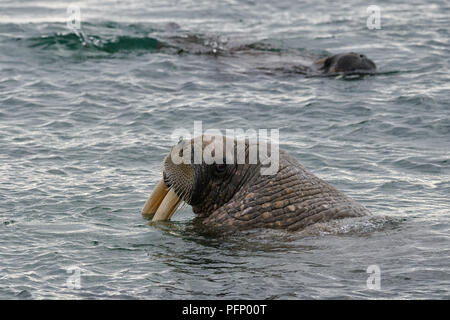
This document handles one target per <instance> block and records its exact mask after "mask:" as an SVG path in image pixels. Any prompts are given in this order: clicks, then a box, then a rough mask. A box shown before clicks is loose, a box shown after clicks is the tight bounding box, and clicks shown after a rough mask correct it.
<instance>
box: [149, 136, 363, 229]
mask: <svg viewBox="0 0 450 320" xmlns="http://www.w3.org/2000/svg"><path fill="white" fill-rule="evenodd" d="M218 139H219V141H222V142H223V146H224V148H223V151H224V152H223V154H224V155H223V156H222V152H218V149H217V148H215V149H214V148H211V144H212V143H211V142H210V141H213V140H214V139H211V137H210V136H199V137H197V138H194V139H191V140H182V141H180V142H179V143H178V144H177V145H175V146H174V147H173V148H172V150H171V152H170V153H169V154H168V155H167V156H166V157H165V159H164V161H163V178H162V179H161V181H160V182H159V183H158V185H157V186H156V188H155V189H154V190H153V192H152V194H151V195H150V197H149V199H148V200H147V202H146V204H145V206H144V208H143V210H142V214H143V215H144V216H145V217H151V216H152V215H153V219H152V221H163V220H169V219H170V218H171V216H172V214H173V213H174V212H175V210H176V208H177V207H178V205H179V204H180V202H181V201H184V202H185V203H187V204H189V205H191V206H192V209H193V211H194V213H196V215H197V217H198V219H199V220H200V221H201V223H202V224H204V225H205V226H211V227H236V228H255V227H265V228H284V229H288V230H299V229H303V228H305V227H307V226H309V225H312V224H314V223H318V222H326V221H329V220H332V219H340V218H346V217H358V216H363V215H366V214H368V213H369V212H368V210H367V209H366V208H365V207H363V206H362V205H360V204H358V203H356V202H355V201H354V200H352V199H351V198H349V197H347V196H346V195H344V194H343V193H342V192H340V191H338V190H337V189H335V188H334V187H333V186H331V185H330V184H328V183H327V182H325V181H324V180H322V179H320V178H318V177H316V176H315V175H314V174H312V173H311V172H309V171H307V170H306V169H305V168H304V167H303V166H302V165H301V164H300V163H298V162H297V161H296V160H295V159H294V158H293V157H291V156H290V155H289V154H287V153H286V152H285V151H283V150H278V148H272V145H270V144H269V145H267V144H265V146H262V143H261V142H259V143H257V142H252V141H249V140H236V139H232V138H228V137H220V138H217V136H216V139H215V141H218ZM208 142H209V143H208ZM196 148H199V149H198V150H197V152H198V151H200V152H201V153H202V154H203V155H205V153H207V154H209V155H212V156H213V159H212V158H210V159H201V160H200V161H198V160H199V159H196V155H194V153H195V152H196ZM256 149H258V151H255V150H256ZM274 149H276V150H275V151H274ZM261 150H264V152H262V153H261ZM269 150H270V152H267V151H269ZM255 152H259V157H258V159H257V160H256V161H254V159H253V156H254V155H255ZM265 152H267V154H266V155H262V154H264V153H265ZM187 153H189V155H187ZM230 155H233V156H234V158H231V157H230ZM181 158H183V160H182V161H181V160H180V159H181ZM196 160H197V161H196ZM270 161H272V162H277V163H276V164H277V166H276V169H275V170H272V171H270V170H269V171H267V169H268V168H270V167H273V163H269V162H270ZM268 172H269V174H268Z"/></svg>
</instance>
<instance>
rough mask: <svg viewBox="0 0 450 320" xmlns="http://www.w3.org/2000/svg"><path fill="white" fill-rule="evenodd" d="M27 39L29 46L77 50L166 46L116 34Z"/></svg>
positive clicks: (113, 51)
mask: <svg viewBox="0 0 450 320" xmlns="http://www.w3.org/2000/svg"><path fill="white" fill-rule="evenodd" d="M27 41H28V43H29V44H28V47H30V48H39V49H41V50H55V51H77V52H79V51H86V52H95V51H97V52H103V53H118V52H137V51H145V52H155V51H159V50H160V49H161V48H164V47H168V45H166V44H165V43H164V42H162V41H160V40H158V39H156V38H152V37H133V36H117V37H115V38H113V39H103V38H101V37H99V36H87V35H85V34H84V33H66V34H62V33H56V34H52V35H46V36H41V37H35V38H29V39H27Z"/></svg>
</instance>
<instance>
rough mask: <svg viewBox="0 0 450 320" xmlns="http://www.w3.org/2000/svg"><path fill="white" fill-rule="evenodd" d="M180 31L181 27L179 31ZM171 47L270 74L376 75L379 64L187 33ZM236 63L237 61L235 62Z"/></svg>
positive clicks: (357, 56)
mask: <svg viewBox="0 0 450 320" xmlns="http://www.w3.org/2000/svg"><path fill="white" fill-rule="evenodd" d="M178 29H179V28H178ZM167 41H168V43H169V44H170V45H169V47H170V48H172V49H173V48H176V53H177V54H185V53H191V54H200V55H212V56H214V57H220V58H222V59H227V58H239V60H240V61H241V62H242V65H247V66H248V68H249V69H250V70H251V69H258V70H264V71H266V72H269V73H270V72H273V71H281V72H284V73H298V74H305V75H334V74H336V73H339V74H348V73H373V72H374V71H376V70H377V66H376V64H375V62H373V61H372V60H371V59H369V58H368V57H367V56H366V55H364V54H361V53H356V52H346V53H338V54H334V55H331V56H327V57H324V58H323V57H322V58H320V57H317V56H311V54H305V53H304V52H303V55H301V54H299V51H297V50H284V49H283V50H282V49H279V48H276V47H272V45H270V44H267V43H264V42H254V43H239V41H237V43H235V41H231V40H230V39H228V38H227V37H222V36H212V37H211V36H210V37H208V36H205V35H200V34H190V33H188V34H185V35H182V36H180V35H176V36H173V35H172V36H170V37H169V38H168V39H167ZM233 63H234V62H233Z"/></svg>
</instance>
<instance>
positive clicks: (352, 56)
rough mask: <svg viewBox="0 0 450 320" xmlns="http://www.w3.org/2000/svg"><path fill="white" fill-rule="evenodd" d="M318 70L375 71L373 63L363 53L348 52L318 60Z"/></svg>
mask: <svg viewBox="0 0 450 320" xmlns="http://www.w3.org/2000/svg"><path fill="white" fill-rule="evenodd" d="M319 64H321V67H320V69H319V70H320V71H322V72H323V73H348V72H355V71H363V72H364V71H365V72H368V71H369V72H370V71H375V70H376V68H377V67H376V65H375V63H374V62H373V61H372V60H370V59H369V58H367V57H366V56H365V55H363V54H359V53H355V52H349V53H340V54H336V55H334V56H331V57H328V58H326V59H322V60H319Z"/></svg>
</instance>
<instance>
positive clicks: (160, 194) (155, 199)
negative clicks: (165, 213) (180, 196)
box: [142, 179, 169, 217]
mask: <svg viewBox="0 0 450 320" xmlns="http://www.w3.org/2000/svg"><path fill="white" fill-rule="evenodd" d="M168 192H169V188H168V187H167V186H166V184H165V183H164V179H161V181H159V182H158V184H157V185H156V187H155V189H154V190H153V192H152V194H151V195H150V197H149V198H148V200H147V202H145V205H144V208H143V209H142V215H143V216H146V217H148V216H150V215H152V214H154V213H155V212H156V210H158V207H159V205H160V204H161V202H162V201H163V199H164V197H165V196H166V194H167V193H168Z"/></svg>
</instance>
